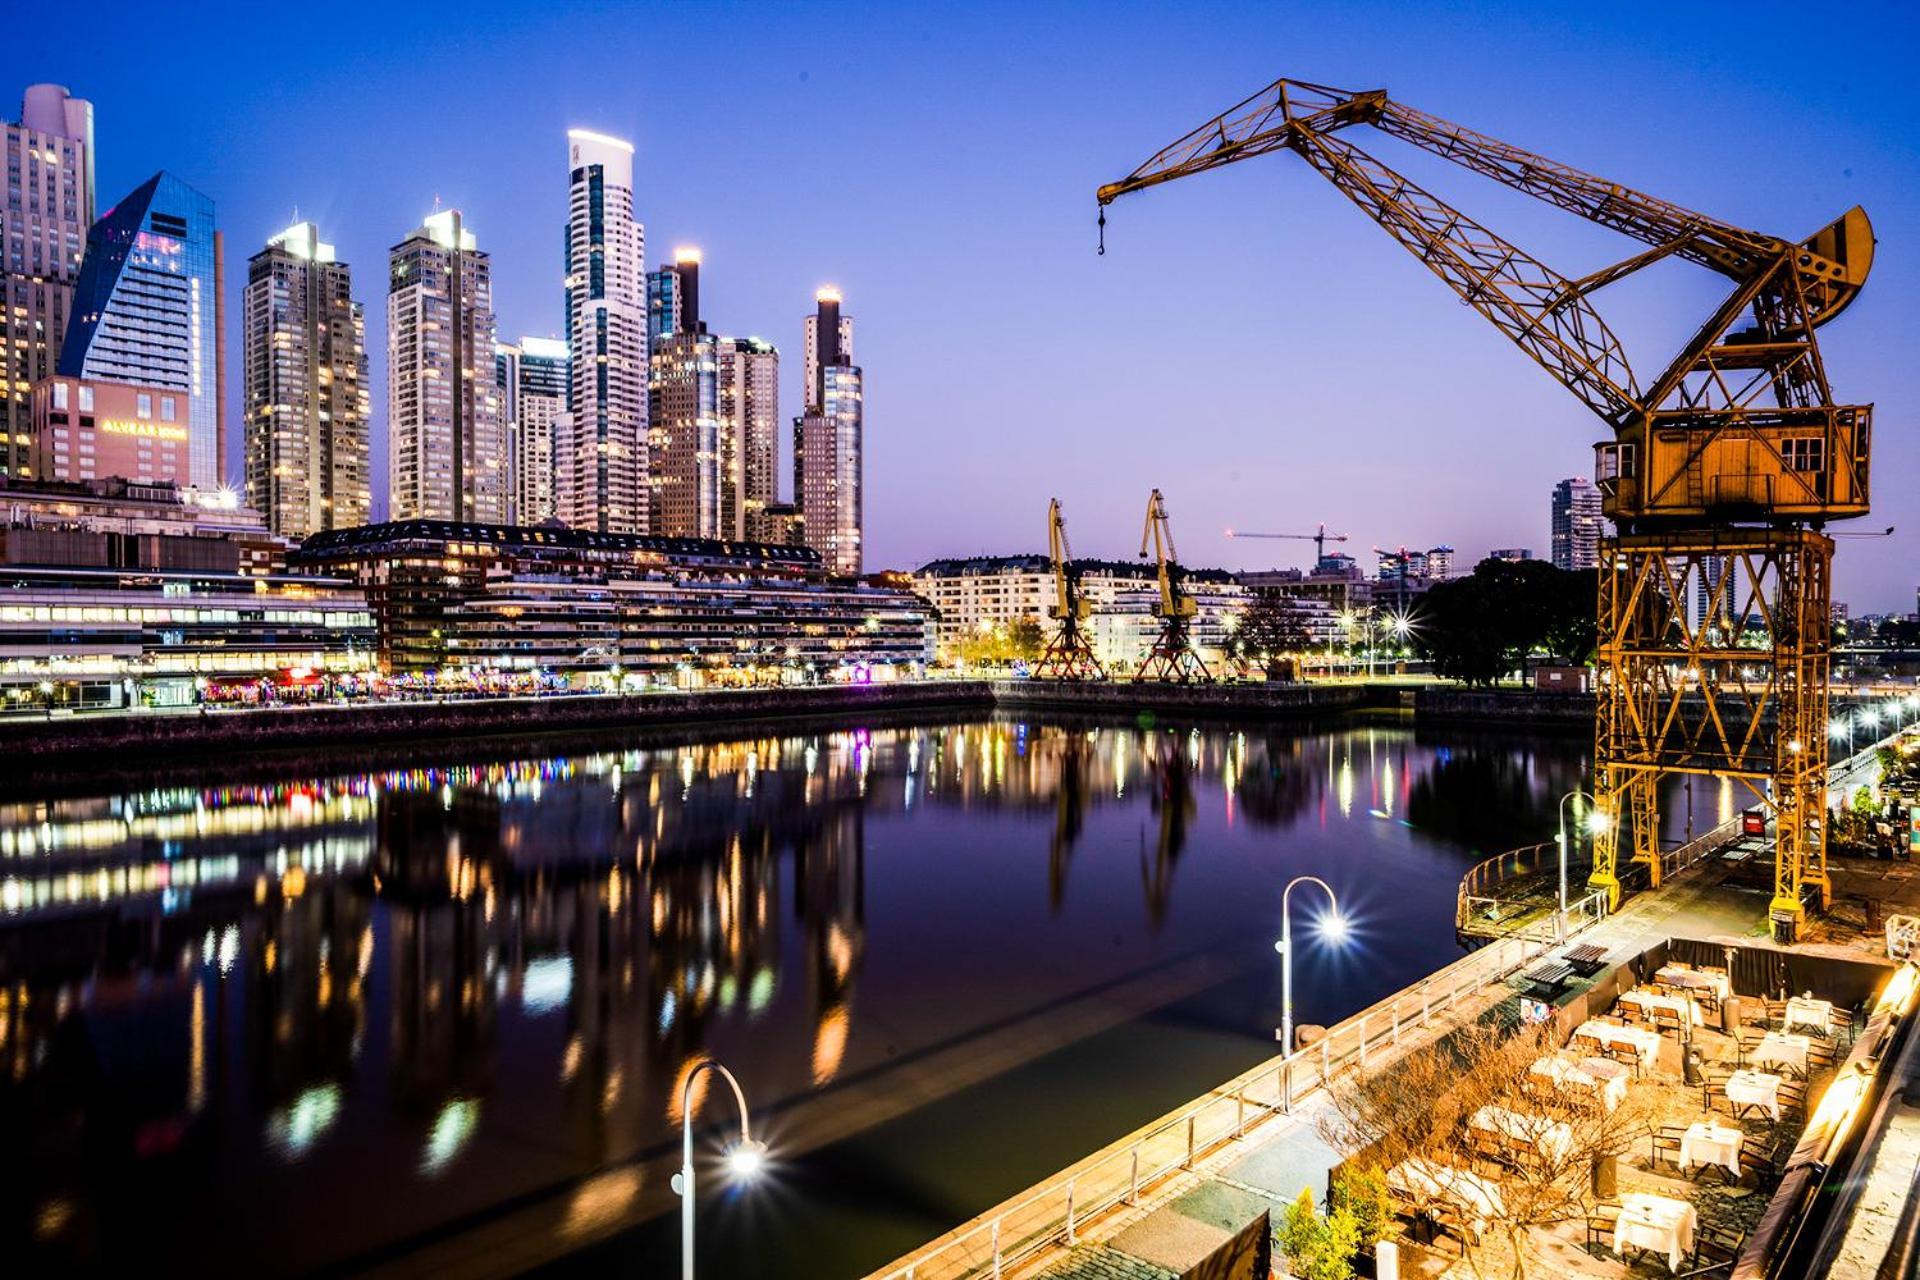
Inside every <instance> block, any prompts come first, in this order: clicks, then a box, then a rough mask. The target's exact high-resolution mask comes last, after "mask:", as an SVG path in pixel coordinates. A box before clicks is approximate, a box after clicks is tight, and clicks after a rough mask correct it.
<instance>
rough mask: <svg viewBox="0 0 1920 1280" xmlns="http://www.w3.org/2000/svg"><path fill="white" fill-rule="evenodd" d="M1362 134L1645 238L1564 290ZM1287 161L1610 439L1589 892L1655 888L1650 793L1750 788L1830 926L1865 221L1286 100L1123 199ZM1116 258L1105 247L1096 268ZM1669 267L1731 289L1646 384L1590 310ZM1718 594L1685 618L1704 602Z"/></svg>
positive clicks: (1427, 124) (1285, 83) (1252, 114)
mask: <svg viewBox="0 0 1920 1280" xmlns="http://www.w3.org/2000/svg"><path fill="white" fill-rule="evenodd" d="M1356 125H1369V126H1372V127H1373V128H1375V129H1377V130H1379V131H1380V132H1382V133H1385V134H1387V135H1389V136H1391V137H1393V138H1397V139H1399V140H1400V141H1402V142H1404V143H1408V144H1411V145H1412V146H1414V147H1417V148H1419V149H1420V150H1422V151H1425V152H1428V153H1430V154H1432V155H1434V156H1437V157H1439V158H1440V159H1443V160H1446V161H1450V162H1452V163H1454V164H1457V165H1460V166H1462V167H1464V168H1466V169H1469V170H1471V171H1473V172H1475V173H1478V174H1480V175H1482V176H1484V177H1487V178H1491V179H1493V180H1494V181H1496V182H1499V183H1502V184H1503V185H1505V186H1507V187H1510V188H1512V189H1514V190H1516V191H1519V192H1522V193H1524V194H1526V195H1529V196H1532V197H1534V198H1536V199H1539V200H1542V201H1544V202H1546V203H1548V204H1550V205H1553V206H1556V207H1557V208H1560V209H1562V210H1565V211H1566V212H1569V213H1573V214H1577V215H1578V216H1580V217H1582V218H1585V219H1587V220H1589V221H1591V222H1595V223H1598V224H1599V225H1601V226H1604V227H1608V228H1610V229H1612V230H1614V231H1617V232H1620V233H1621V234H1623V235H1625V236H1628V237H1629V238H1631V239H1634V240H1637V241H1639V242H1641V244H1642V245H1643V246H1645V247H1643V248H1641V249H1638V250H1637V251H1636V252H1634V253H1632V254H1630V255H1629V256H1627V257H1625V258H1623V259H1622V260H1620V261H1619V262H1616V263H1614V264H1612V265H1611V266H1606V267H1602V268H1601V269H1599V270H1597V271H1593V272H1590V273H1589V274H1587V275H1583V276H1577V277H1576V276H1568V275H1563V274H1562V273H1560V272H1558V271H1556V270H1554V269H1553V268H1551V267H1549V266H1547V265H1546V264H1545V263H1543V262H1541V261H1540V260H1539V259H1537V258H1535V257H1533V256H1532V255H1531V254H1529V253H1528V252H1527V251H1526V250H1524V249H1522V248H1520V247H1519V246H1517V245H1515V244H1513V243H1512V242H1510V241H1508V240H1506V239H1504V238H1502V237H1501V236H1500V235H1498V234H1496V233H1495V232H1493V231H1492V230H1490V229H1488V228H1487V227H1485V226H1483V225H1482V224H1480V223H1479V222H1476V221H1474V220H1473V219H1472V218H1470V217H1468V216H1467V215H1466V214H1464V213H1461V212H1460V211H1458V210H1456V209H1454V208H1453V207H1452V206H1450V205H1448V204H1447V203H1446V202H1445V201H1443V200H1441V199H1440V198H1439V197H1437V196H1435V195H1433V194H1432V193H1431V192H1429V191H1427V190H1425V189H1424V188H1422V187H1421V186H1419V185H1418V184H1416V183H1414V182H1413V181H1412V180H1410V179H1409V178H1407V177H1405V176H1404V175H1402V174H1400V173H1398V172H1396V171H1395V170H1393V169H1391V168H1389V167H1388V166H1387V165H1385V164H1384V163H1382V162H1381V161H1380V160H1378V159H1376V158H1375V157H1373V156H1371V155H1369V154H1368V153H1366V152H1365V151H1362V150H1361V149H1360V148H1359V147H1357V146H1355V145H1354V144H1353V143H1352V141H1350V140H1349V138H1348V137H1346V136H1344V134H1343V131H1344V130H1347V129H1349V128H1351V127H1353V126H1356ZM1275 151H1291V152H1293V153H1294V154H1295V155H1297V156H1299V157H1300V158H1301V159H1303V160H1304V161H1306V163H1307V164H1309V165H1311V166H1312V167H1313V168H1314V170H1315V171H1317V172H1318V173H1319V174H1320V175H1321V176H1322V177H1324V178H1326V179H1327V180H1328V181H1329V182H1330V183H1332V184H1333V186H1334V187H1335V188H1337V189H1338V190H1339V191H1340V192H1341V193H1342V194H1343V195H1345V196H1347V197H1348V198H1349V199H1350V200H1352V201H1353V202H1354V203H1355V204H1356V205H1358V206H1359V207H1360V208H1361V210H1362V211H1363V212H1365V213H1366V214H1367V215H1368V216H1369V217H1371V218H1372V219H1373V220H1374V221H1375V222H1377V223H1378V224H1379V225H1380V226H1381V227H1382V228H1384V229H1385V230H1386V231H1387V232H1388V234H1390V235H1392V236H1393V238H1394V239H1395V240H1397V241H1398V242H1399V243H1400V244H1401V245H1402V246H1403V247H1405V248H1406V249H1408V250H1409V251H1410V252H1412V253H1413V254H1414V256H1415V257H1417V258H1419V259H1420V261H1421V262H1422V263H1423V264H1424V265H1425V266H1426V267H1427V268H1428V269H1429V270H1431V271H1432V272H1433V273H1434V274H1436V275H1438V276H1439V277H1440V278H1441V279H1442V280H1444V281H1445V282H1446V283H1447V284H1448V285H1449V286H1450V287H1451V288H1452V289H1453V290H1454V292H1455V293H1456V294H1458V295H1459V297H1460V299H1461V301H1463V302H1465V303H1466V304H1467V305H1468V306H1470V307H1472V308H1473V309H1474V310H1475V311H1477V312H1479V313H1480V314H1481V315H1482V316H1483V317H1485V318H1486V319H1487V320H1488V321H1489V322H1491V323H1492V324H1493V325H1494V326H1495V327H1497V328H1498V329H1499V330H1500V331H1501V332H1502V333H1504V334H1506V335H1507V337H1508V338H1509V339H1511V340H1512V341H1513V342H1514V344H1515V345H1517V346H1518V347H1520V349H1521V350H1522V351H1524V352H1526V354H1527V355H1528V356H1529V357H1531V358H1532V359H1533V360H1534V361H1535V362H1537V363H1538V364H1539V365H1540V366H1541V367H1543V368H1544V369H1546V370H1547V372H1548V373H1549V374H1551V375H1552V376H1553V377H1554V378H1555V379H1557V380H1558V381H1559V382H1560V383H1561V384H1562V385H1563V386H1565V387H1566V388H1567V389H1568V390H1569V391H1571V392H1572V393H1573V394H1574V395H1575V396H1576V397H1578V398H1579V400H1580V401H1581V402H1582V403H1583V404H1585V405H1586V406H1587V407H1588V408H1589V409H1591V410H1592V411H1593V412H1594V413H1595V414H1596V415H1597V416H1598V417H1599V418H1600V419H1601V420H1602V421H1603V422H1604V423H1605V424H1606V425H1607V427H1608V428H1609V437H1608V438H1606V439H1603V440H1602V441H1600V442H1599V443H1598V444H1596V445H1595V446H1594V448H1595V479H1596V483H1597V484H1598V485H1599V487H1600V490H1601V493H1602V507H1603V510H1604V512H1605V514H1606V515H1607V516H1608V517H1609V518H1611V519H1612V520H1613V522H1614V524H1615V527H1616V533H1615V535H1614V536H1612V537H1610V538H1607V539H1603V541H1602V545H1601V557H1600V559H1601V571H1600V575H1599V578H1600V586H1599V599H1598V602H1597V604H1598V620H1599V631H1600V641H1599V665H1600V689H1599V710H1598V715H1597V718H1596V722H1595V783H1594V789H1595V793H1596V796H1597V798H1598V800H1599V802H1600V803H1599V807H1600V809H1601V811H1602V812H1603V813H1604V815H1605V816H1606V817H1607V819H1608V822H1607V826H1606V829H1605V831H1604V832H1603V833H1602V834H1601V835H1600V836H1599V837H1598V839H1597V841H1596V849H1595V864H1594V872H1593V879H1592V884H1593V886H1594V888H1596V889H1603V890H1605V891H1607V893H1608V894H1609V896H1610V899H1611V900H1612V902H1613V903H1614V904H1616V905H1617V903H1618V900H1619V895H1620V892H1621V880H1620V875H1621V871H1622V868H1621V866H1620V850H1621V849H1622V848H1623V847H1624V848H1626V849H1627V850H1629V851H1630V858H1631V863H1632V864H1637V865H1639V866H1641V867H1643V868H1644V870H1645V874H1646V876H1647V878H1648V879H1649V881H1650V882H1652V883H1654V884H1657V883H1658V881H1659V876H1660V856H1659V854H1660V828H1659V817H1660V812H1659V810H1660V803H1659V792H1658V786H1659V782H1660V779H1661V778H1662V776H1664V775H1666V774H1669V773H1699V774H1707V775H1711V776H1716V777H1734V778H1739V779H1741V780H1743V781H1744V782H1745V783H1746V784H1748V785H1749V786H1750V787H1752V788H1753V790H1754V791H1755V793H1756V794H1757V795H1759V797H1760V798H1761V800H1762V802H1763V803H1764V804H1766V805H1767V806H1769V807H1770V808H1771V810H1772V813H1773V816H1774V819H1775V821H1774V833H1775V834H1774V843H1775V859H1774V862H1775V873H1774V896H1773V902H1772V911H1771V914H1772V917H1773V920H1774V924H1775V929H1776V933H1777V934H1778V935H1779V936H1783V937H1791V936H1793V934H1794V932H1795V930H1796V929H1797V927H1798V923H1799V921H1800V919H1801V916H1802V914H1803V911H1804V904H1805V903H1806V901H1807V900H1808V899H1810V898H1811V899H1813V900H1815V901H1816V902H1817V903H1818V904H1819V905H1821V906H1822V907H1824V906H1825V904H1826V900H1827V897H1828V894H1829V888H1828V882H1827V874H1826V806H1825V786H1826V775H1827V734H1826V699H1827V676H1828V664H1829V653H1828V647H1829V632H1828V622H1827V619H1828V602H1829V580H1830V572H1831V568H1832V560H1833V542H1832V540H1831V539H1830V538H1829V537H1827V536H1826V534H1825V533H1824V532H1823V530H1824V528H1825V526H1826V525H1827V523H1828V522H1830V521H1834V520H1843V519H1849V518H1852V517H1856V516H1861V515H1864V514H1866V512H1867V504H1868V458H1869V447H1870V442H1871V441H1870V432H1871V421H1872V406H1870V405H1864V404H1840V403H1836V402H1835V399H1834V396H1833V392H1832V389H1831V387H1830V386H1829V384H1828V381H1827V373H1826V367H1825V365H1824V363H1823V362H1822V360H1821V357H1820V349H1819V344H1818V342H1817V340H1816V336H1815V331H1816V330H1817V329H1818V328H1819V327H1820V326H1821V325H1823V324H1825V323H1827V322H1828V321H1830V320H1832V319H1833V318H1834V317H1835V316H1837V315H1839V314H1840V312H1841V311H1843V310H1845V308H1846V307H1847V305H1848V304H1849V303H1850V302H1851V301H1852V300H1853V298H1854V296H1855V295H1856V294H1857V293H1858V292H1859V290H1860V287H1861V286H1862V285H1863V284H1864V283H1865V281H1866V278H1867V273H1868V270H1869V268H1870V267H1871V265H1872V262H1873V231H1872V227H1871V225H1870V224H1869V223H1868V220H1867V215H1866V214H1865V212H1864V211H1862V210H1861V209H1860V208H1858V207H1857V206H1856V207H1854V208H1852V209H1849V210H1848V211H1847V212H1846V213H1844V214H1842V215H1841V216H1840V217H1839V218H1837V219H1835V220H1834V221H1833V222H1832V223H1831V224H1829V225H1828V226H1827V227H1825V228H1823V229H1822V230H1820V231H1818V232H1816V233H1814V234H1813V235H1812V236H1809V237H1807V238H1806V239H1804V240H1799V241H1794V240H1790V239H1785V238H1781V237H1775V236H1769V235H1764V234H1761V233H1759V232H1754V231H1748V230H1744V229H1742V228H1739V227H1736V226H1733V225H1731V224H1729V223H1726V222H1721V221H1719V220H1717V219H1714V218H1710V217H1708V216H1706V215H1705V214H1701V213H1696V212H1694V211H1693V210H1690V209H1685V208H1682V207H1680V206H1679V205H1675V204H1672V203H1670V202H1668V201H1665V200H1661V199H1658V198H1656V197H1653V196H1649V195H1645V194H1643V193H1641V192H1638V191H1634V190H1632V189H1631V188H1629V187H1626V186H1623V185H1621V184H1620V183H1617V182H1611V181H1608V180H1606V179H1604V178H1599V177H1595V176H1594V175H1592V174H1589V173H1584V172H1582V171H1580V170H1578V169H1574V168H1572V167H1570V166H1568V165H1564V164H1561V163H1559V162H1558V161H1555V160H1550V159H1548V158H1546V157H1545V156H1540V155H1536V154H1534V153H1532V152H1529V151H1525V150H1523V149H1521V148H1519V147H1515V146H1512V145H1510V144H1508V143H1504V142H1501V141H1499V140H1497V139H1494V138H1491V137H1488V136H1487V135H1485V134H1482V133H1477V132H1475V131H1473V130H1471V129H1466V128H1463V127H1461V126H1459V125H1456V124H1452V123H1450V122H1448V121H1446V120H1442V119H1440V118H1439V117H1437V116H1432V115H1429V114H1427V113H1426V112H1423V111H1419V110H1416V109H1414V108H1412V107H1409V106H1406V105H1404V104H1402V103H1399V102H1395V101H1392V100H1391V99H1389V98H1388V96H1387V94H1386V93H1385V92H1384V91H1383V90H1371V91H1366V92H1358V93H1355V92H1349V91H1346V90H1342V89H1334V88H1330V87H1328V86H1325V85H1316V84H1308V83H1305V82H1302V81H1297V80H1279V81H1276V82H1275V83H1273V84H1272V85H1269V86H1268V87H1267V88H1265V89H1263V90H1261V91H1260V92H1259V93H1256V94H1254V95H1253V96H1252V97H1250V98H1248V99H1246V100H1245V101H1244V102H1241V103H1240V104H1238V105H1237V106H1235V107H1233V108H1232V109H1230V110H1228V111H1227V112H1225V113H1223V114H1221V115H1219V116H1216V117H1215V118H1214V119H1212V120H1210V121H1208V122H1207V123H1206V124H1204V125H1202V126H1200V127H1199V128H1198V129H1195V130H1193V131H1192V132H1191V133H1189V134H1187V135H1186V136H1185V137H1183V138H1181V139H1180V140H1179V141H1177V142H1175V143H1173V144H1172V145H1171V146H1168V147H1167V148H1165V149H1164V150H1162V151H1161V152H1159V153H1158V154H1157V155H1155V156H1154V157H1152V158H1151V159H1150V160H1148V161H1147V162H1146V163H1145V164H1143V165H1141V166H1140V167H1139V168H1138V169H1136V170H1135V171H1134V172H1133V173H1131V174H1129V175H1128V176H1127V177H1125V178H1123V179H1121V180H1120V181H1118V182H1114V183H1110V184H1108V185H1106V186H1104V187H1101V188H1100V190H1099V193H1098V199H1099V203H1100V205H1101V206H1102V212H1101V219H1100V221H1101V230H1102V235H1103V237H1104V233H1105V225H1106V214H1105V206H1106V205H1108V204H1110V203H1112V202H1113V201H1114V200H1116V199H1118V198H1119V197H1121V196H1123V195H1126V194H1128V193H1130V192H1134V191H1139V190H1142V189H1144V188H1146V187H1151V186H1155V185H1158V184H1160V183H1163V182H1170V181H1172V180H1173V179H1175V178H1181V177H1186V176H1188V175H1191V174H1195V173H1202V172H1205V171H1206V170H1209V169H1217V168H1220V167H1221V166H1223V165H1228V164H1233V163H1235V162H1237V161H1240V160H1245V159H1250V158H1252V157H1254V156H1260V155H1266V154H1268V153H1270V152H1275ZM1104 250H1105V245H1104V242H1103V244H1102V251H1103V252H1104ZM1669 258H1672V259H1678V260H1681V261H1685V262H1690V263H1692V264H1694V265H1696V266H1700V267H1704V268H1706V269H1707V270H1709V271H1713V272H1716V273H1718V274H1720V275H1721V276H1724V277H1725V278H1726V279H1727V280H1728V281H1729V282H1730V284H1731V289H1730V291H1729V292H1728V293H1727V295H1726V296H1725V298H1724V300H1723V301H1722V302H1721V303H1720V304H1719V305H1718V306H1717V307H1715V308H1714V309H1713V311H1712V312H1711V313H1710V314H1709V315H1707V316H1706V317H1705V319H1704V320H1703V321H1701V322H1700V324H1699V326H1698V327H1697V328H1696V329H1695V331H1694V333H1693V336H1692V337H1691V338H1690V339H1689V340H1688V341H1687V342H1686V344H1685V345H1684V346H1683V347H1682V348H1681V349H1680V350H1679V352H1678V353H1676V354H1675V355H1673V356H1672V357H1671V358H1670V359H1668V360H1667V361H1666V362H1665V364H1664V365H1663V366H1662V367H1661V369H1660V371H1659V373H1657V374H1656V375H1655V376H1654V377H1653V378H1652V379H1651V380H1649V381H1644V382H1643V381H1642V380H1640V379H1639V378H1637V377H1636V376H1635V374H1634V372H1633V369H1632V367H1631V366H1630V364H1629V363H1628V360H1627V355H1626V351H1625V348H1624V347H1623V346H1622V344H1621V343H1620V341H1619V339H1618V338H1617V337H1616V336H1615V335H1614V333H1613V331H1612V330H1611V329H1610V328H1609V327H1608V326H1607V324H1606V322H1605V320H1603V319H1602V318H1601V315H1600V313H1599V311H1598V310H1597V309H1596V307H1595V306H1594V302H1593V297H1594V295H1595V294H1596V293H1597V292H1598V291H1599V290H1601V289H1603V288H1605V287H1606V286H1608V285H1610V284H1614V283H1616V282H1618V281H1620V280H1623V279H1626V278H1627V277H1629V276H1631V275H1633V274H1634V273H1636V272H1639V271H1641V270H1643V269H1645V268H1647V267H1649V266H1652V265H1653V264H1655V263H1658V262H1662V261H1665V260H1667V259H1669ZM1690 597H1691V598H1692V599H1694V600H1696V601H1700V600H1704V601H1705V607H1704V608H1697V609H1696V610H1694V611H1693V612H1695V613H1698V615H1699V616H1697V617H1695V616H1692V614H1690V612H1689V609H1688V602H1689V598H1690Z"/></svg>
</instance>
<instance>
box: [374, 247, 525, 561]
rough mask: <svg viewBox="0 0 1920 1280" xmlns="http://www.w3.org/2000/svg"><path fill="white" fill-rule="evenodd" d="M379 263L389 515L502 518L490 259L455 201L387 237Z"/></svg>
mask: <svg viewBox="0 0 1920 1280" xmlns="http://www.w3.org/2000/svg"><path fill="white" fill-rule="evenodd" d="M388 265H389V279H388V292H387V378H388V385H387V429H388V453H389V462H390V470H391V482H392V498H391V507H392V513H393V518H394V519H395V520H410V519H416V518H427V519H439V520H476V521H480V522H483V523H488V524H501V523H504V522H505V521H506V517H507V493H506V490H507V466H508V459H507V438H506V427H505V424H504V422H503V420H502V419H501V416H500V394H499V391H498V389H497V387H496V386H495V384H494V364H493V346H494V343H493V336H494V322H493V270H492V265H491V263H490V262H489V260H488V258H487V255H486V254H485V253H484V252H482V251H481V249H480V248H479V245H478V243H477V242H476V241H475V239H474V236H473V233H472V232H471V231H468V230H467V229H466V227H465V225H464V224H463V222H462V220H461V217H460V211H459V210H457V209H448V210H445V211H443V212H440V213H435V214H432V215H430V216H429V217H428V218H427V219H426V221H425V222H423V223H421V225H420V226H419V227H417V228H415V229H414V230H413V231H412V232H411V233H410V234H409V235H408V236H407V238H406V239H405V240H402V241H401V242H400V243H399V244H397V245H395V246H394V247H393V251H392V253H391V255H390V256H389V263H388Z"/></svg>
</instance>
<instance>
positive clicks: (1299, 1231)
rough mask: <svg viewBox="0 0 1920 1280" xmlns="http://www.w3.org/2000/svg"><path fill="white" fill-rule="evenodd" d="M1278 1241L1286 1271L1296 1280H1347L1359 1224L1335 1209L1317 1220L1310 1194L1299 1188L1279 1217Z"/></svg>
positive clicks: (1349, 1214)
mask: <svg viewBox="0 0 1920 1280" xmlns="http://www.w3.org/2000/svg"><path fill="white" fill-rule="evenodd" d="M1279 1241H1280V1252H1282V1253H1284V1254H1285V1255H1286V1256H1287V1269H1288V1270H1289V1271H1291V1272H1293V1274H1294V1275H1296V1276H1298V1277H1300V1280H1349V1277H1351V1276H1352V1275H1353V1255H1354V1254H1356V1253H1358V1252H1359V1251H1360V1224H1359V1221H1358V1220H1357V1219H1356V1218H1355V1217H1354V1215H1353V1213H1352V1211H1351V1210H1348V1209H1344V1208H1339V1207H1335V1208H1334V1209H1332V1210H1331V1211H1330V1212H1328V1214H1327V1215H1326V1216H1325V1217H1324V1218H1323V1217H1321V1216H1320V1215H1319V1214H1318V1213H1316V1212H1314V1207H1313V1192H1312V1191H1310V1190H1308V1189H1306V1188H1304V1187H1302V1188H1301V1190H1300V1195H1299V1198H1298V1199H1296V1200H1294V1202H1293V1203H1292V1204H1289V1205H1288V1206H1287V1207H1286V1209H1285V1210H1284V1211H1283V1212H1282V1213H1281V1215H1280V1231H1279Z"/></svg>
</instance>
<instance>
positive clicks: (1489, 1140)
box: [1467, 1125, 1512, 1167]
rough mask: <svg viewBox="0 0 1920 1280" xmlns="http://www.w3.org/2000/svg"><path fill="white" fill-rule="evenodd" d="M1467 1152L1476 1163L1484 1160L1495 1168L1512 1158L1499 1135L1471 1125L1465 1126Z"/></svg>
mask: <svg viewBox="0 0 1920 1280" xmlns="http://www.w3.org/2000/svg"><path fill="white" fill-rule="evenodd" d="M1467 1152H1468V1154H1469V1155H1471V1156H1472V1157H1473V1158H1474V1159H1475V1160H1476V1161H1479V1160H1485V1161H1487V1162H1488V1163H1490V1164H1492V1165H1494V1166H1496V1167H1501V1166H1504V1165H1506V1163H1507V1162H1508V1161H1509V1160H1510V1159H1511V1158H1512V1157H1511V1155H1510V1154H1509V1153H1508V1151H1507V1145H1506V1143H1505V1142H1503V1141H1501V1138H1500V1135H1499V1134H1497V1133H1494V1132H1492V1131H1491V1130H1488V1129H1476V1128H1474V1127H1473V1126H1472V1125H1468V1126H1467Z"/></svg>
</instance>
